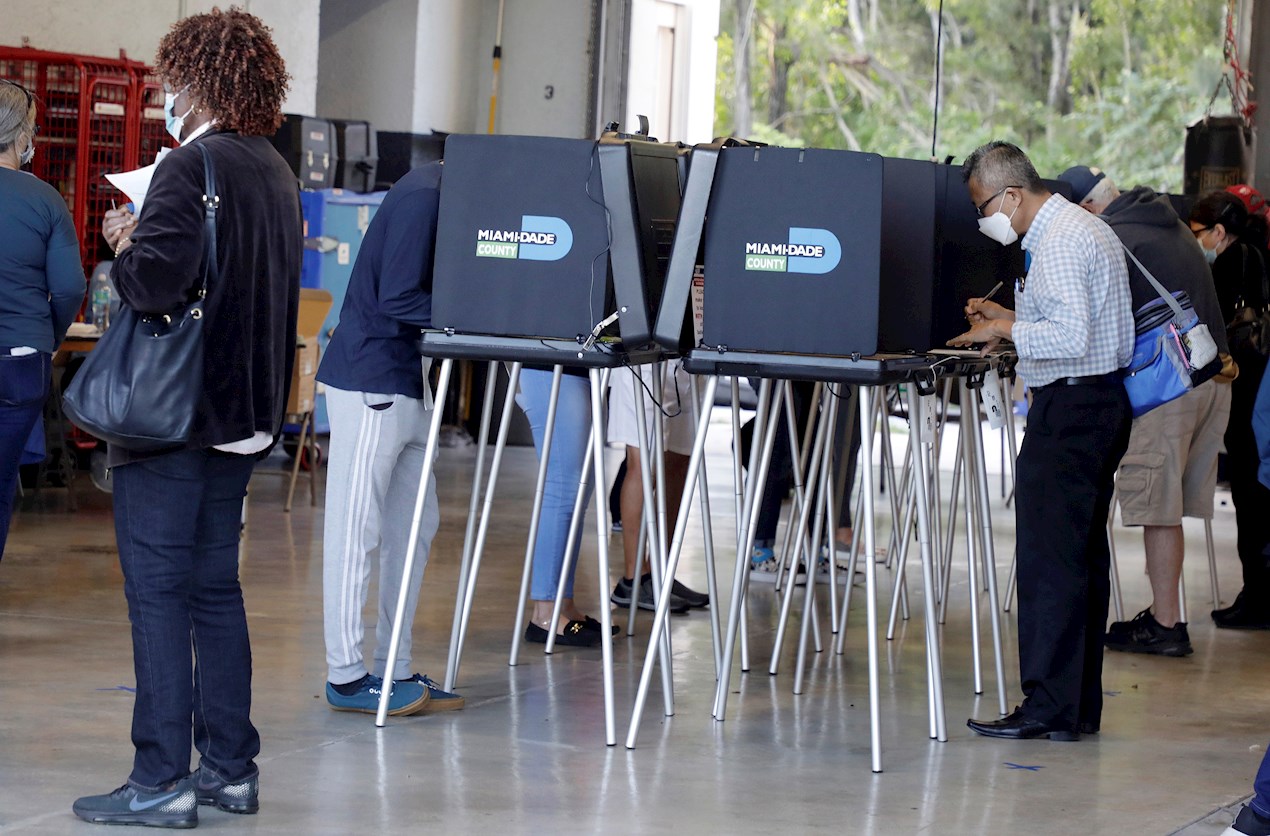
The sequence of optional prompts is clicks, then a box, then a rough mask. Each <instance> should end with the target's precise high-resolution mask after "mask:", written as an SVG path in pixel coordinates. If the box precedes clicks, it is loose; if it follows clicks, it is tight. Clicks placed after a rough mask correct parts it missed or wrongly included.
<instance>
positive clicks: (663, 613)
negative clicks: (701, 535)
mask: <svg viewBox="0 0 1270 836" xmlns="http://www.w3.org/2000/svg"><path fill="white" fill-rule="evenodd" d="M718 385H719V378H717V377H711V378H710V380H709V381H708V382H707V383H706V396H705V405H706V408H705V409H702V410H701V414H700V415H699V416H698V418H697V434H696V436H695V437H694V439H693V442H692V453H691V455H690V457H689V460H688V479H687V482H686V484H685V485H684V492H683V496H682V497H681V498H680V500H679V516H678V517H677V518H676V520H675V533H674V537H673V539H672V540H671V543H670V554H669V555H668V560H667V564H666V572H665V575H664V577H663V578H662V588H661V590H660V593H659V595H658V596H657V610H656V612H654V613H653V624H652V627H651V628H650V632H649V635H648V646H647V648H646V649H645V651H644V666H643V668H642V670H641V671H640V676H639V687H638V689H637V690H636V692H635V707H634V709H633V710H632V711H631V725H630V728H629V729H628V730H627V733H626V748H627V749H634V748H635V740H636V738H637V737H638V734H639V721H640V718H641V717H642V716H643V714H644V703H645V702H646V700H647V698H648V689H649V686H650V684H651V682H652V675H653V665H655V664H656V663H657V654H658V651H659V649H660V648H661V646H662V645H661V641H660V636H661V635H662V634H664V633H665V632H667V630H666V619H667V618H668V617H669V615H670V589H671V587H672V586H673V585H674V581H675V572H676V570H677V569H678V568H679V558H680V557H681V556H682V555H683V541H684V537H685V535H686V533H687V530H688V512H689V509H690V508H691V507H692V494H693V492H694V491H695V490H697V489H698V488H700V490H702V491H703V492H704V491H705V489H706V485H705V482H703V481H700V479H698V478H697V477H698V476H701V475H704V473H705V456H704V452H705V446H706V433H707V432H708V431H709V429H710V410H709V405H710V404H713V403H714V393H715V389H716V388H717V387H718ZM694 395H695V393H694ZM710 603H711V606H712V607H713V606H715V605H716V603H717V599H714V598H711V599H710ZM670 664H671V663H670V659H669V658H663V660H662V666H663V667H668V666H669V665H670Z"/></svg>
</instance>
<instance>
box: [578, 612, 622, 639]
mask: <svg viewBox="0 0 1270 836" xmlns="http://www.w3.org/2000/svg"><path fill="white" fill-rule="evenodd" d="M582 623H583V624H585V625H586V628H587V629H588V630H590V631H591V632H592V633H599V634H600V635H601V636H603V635H604V625H603V624H601V623H600V622H598V621H596V620H595V619H594V618H592V617H591V616H589V615H586V616H583V617H582ZM609 629H610V630H612V631H613V633H612V635H614V636H616V635H617V634H618V633H620V632H622V628H621V627H618V626H617V625H616V624H610V625H609Z"/></svg>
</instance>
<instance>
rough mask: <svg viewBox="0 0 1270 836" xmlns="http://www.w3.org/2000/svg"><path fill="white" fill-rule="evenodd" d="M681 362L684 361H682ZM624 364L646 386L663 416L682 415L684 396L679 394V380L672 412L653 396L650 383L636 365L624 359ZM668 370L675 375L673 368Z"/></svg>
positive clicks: (676, 385) (650, 398)
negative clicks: (645, 380) (649, 386)
mask: <svg viewBox="0 0 1270 836" xmlns="http://www.w3.org/2000/svg"><path fill="white" fill-rule="evenodd" d="M680 362H681V363H682V361H680ZM622 365H623V366H625V367H626V368H628V369H630V372H631V374H632V375H634V376H635V379H636V380H638V381H639V385H640V386H643V387H644V392H645V393H646V394H647V395H648V399H649V400H650V401H652V402H653V406H655V407H657V409H658V411H659V412H661V414H662V417H663V418H678V417H679V416H680V415H683V411H684V405H683V397H682V396H681V395H680V394H679V381H678V380H676V381H675V412H674V413H673V414H672V413H670V412H667V411H666V409H665V407H663V406H662V405H661V401H659V400H657V398H656V397H654V396H653V390H652V389H649V388H648V384H647V383H645V382H644V377H643V375H641V374H640V373H639V371H638V369H636V367H635V366H632V365H631V364H630V362H629V361H627V360H623V361H622ZM667 370H668V371H669V372H670V374H671V375H672V376H673V375H674V370H673V369H667ZM663 385H664V384H663Z"/></svg>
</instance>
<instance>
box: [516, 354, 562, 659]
mask: <svg viewBox="0 0 1270 836" xmlns="http://www.w3.org/2000/svg"><path fill="white" fill-rule="evenodd" d="M563 375H564V366H556V367H555V368H554V369H552V374H551V394H550V396H549V400H548V402H547V425H546V427H545V428H544V429H543V436H542V455H540V456H539V457H538V478H537V480H536V481H535V482H534V505H533V510H532V511H530V517H529V536H528V538H527V539H526V541H525V562H524V566H523V568H522V569H521V571H520V594H519V595H518V596H517V598H516V620H515V621H514V622H513V626H512V649H511V653H510V654H509V655H508V658H507V664H508V665H509V666H511V667H515V666H516V662H517V659H518V657H519V656H520V636H521V625H522V624H524V623H525V602H526V601H527V600H528V598H529V576H530V573H531V572H532V571H533V568H534V552H535V551H536V550H537V546H538V527H539V525H541V523H542V501H543V497H544V496H545V494H546V488H547V463H548V461H549V460H550V459H551V442H552V438H553V436H554V435H555V432H556V408H557V407H558V406H559V404H560V378H561V377H562V376H563ZM562 575H563V573H562ZM556 623H557V622H555V621H553V622H551V624H550V625H548V626H547V635H548V636H554V635H555V633H556Z"/></svg>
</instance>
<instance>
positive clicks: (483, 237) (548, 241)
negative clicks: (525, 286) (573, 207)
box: [476, 215, 573, 261]
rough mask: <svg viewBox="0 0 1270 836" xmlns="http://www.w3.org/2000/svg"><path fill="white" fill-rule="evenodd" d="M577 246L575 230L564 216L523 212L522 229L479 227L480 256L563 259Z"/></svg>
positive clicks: (478, 253)
mask: <svg viewBox="0 0 1270 836" xmlns="http://www.w3.org/2000/svg"><path fill="white" fill-rule="evenodd" d="M571 249H573V230H572V229H570V228H569V225H568V224H567V223H565V222H564V220H562V219H561V218H553V217H551V216H550V215H521V217H520V229H478V230H476V255H477V257H478V258H523V259H526V260H528V261H559V260H560V259H562V258H564V257H565V256H566V255H568V254H569V250H571Z"/></svg>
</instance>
